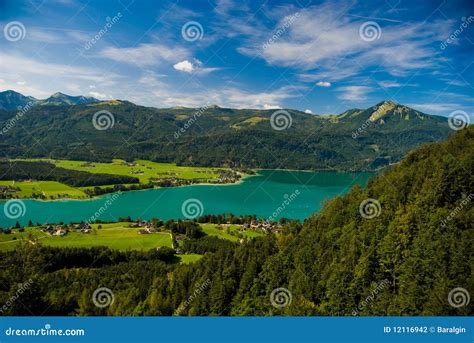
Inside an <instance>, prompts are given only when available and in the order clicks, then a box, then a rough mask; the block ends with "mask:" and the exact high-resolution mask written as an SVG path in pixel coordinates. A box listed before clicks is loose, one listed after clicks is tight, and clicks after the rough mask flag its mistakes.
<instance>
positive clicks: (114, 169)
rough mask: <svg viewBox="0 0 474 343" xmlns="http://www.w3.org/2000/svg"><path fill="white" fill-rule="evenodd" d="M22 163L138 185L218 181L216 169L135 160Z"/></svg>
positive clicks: (49, 160)
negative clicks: (120, 178) (46, 164)
mask: <svg viewBox="0 0 474 343" xmlns="http://www.w3.org/2000/svg"><path fill="white" fill-rule="evenodd" d="M22 161H45V162H50V163H53V164H54V165H56V166H58V167H61V168H64V169H72V170H80V171H85V172H89V173H103V174H113V175H127V176H134V177H136V178H138V179H139V180H140V183H148V182H149V181H150V179H156V178H179V179H186V180H203V182H205V181H207V180H209V181H211V180H218V179H219V172H218V168H201V167H182V166H177V165H176V164H174V163H157V162H152V161H146V160H137V161H135V162H133V163H127V162H126V161H124V160H119V159H115V160H112V162H110V163H96V162H84V161H72V160H52V159H22ZM220 169H222V168H220Z"/></svg>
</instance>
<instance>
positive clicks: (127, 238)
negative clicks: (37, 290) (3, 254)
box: [0, 223, 171, 251]
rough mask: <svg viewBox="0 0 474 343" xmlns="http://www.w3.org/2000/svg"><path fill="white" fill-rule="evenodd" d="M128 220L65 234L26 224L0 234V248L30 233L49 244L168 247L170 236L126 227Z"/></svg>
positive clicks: (61, 245) (124, 249)
mask: <svg viewBox="0 0 474 343" xmlns="http://www.w3.org/2000/svg"><path fill="white" fill-rule="evenodd" d="M128 225H129V223H112V224H102V229H100V230H96V229H97V227H98V224H93V225H92V228H93V229H94V230H93V231H92V232H91V233H81V232H69V233H68V234H67V235H65V236H50V235H47V234H46V233H44V232H42V231H40V230H39V229H38V228H26V229H25V232H18V231H17V230H14V232H13V233H12V234H9V235H6V234H0V251H2V250H13V249H14V247H15V245H16V244H18V243H19V242H20V241H21V240H29V239H28V237H31V236H32V237H34V238H35V239H36V240H37V241H39V242H41V244H42V245H45V246H52V247H76V248H90V247H95V246H106V247H109V248H111V249H116V250H121V251H126V250H144V251H145V250H150V249H154V248H157V247H161V246H166V247H170V248H171V237H170V234H169V233H167V232H157V233H152V234H145V235H140V234H139V233H138V230H139V229H137V228H129V227H127V226H128Z"/></svg>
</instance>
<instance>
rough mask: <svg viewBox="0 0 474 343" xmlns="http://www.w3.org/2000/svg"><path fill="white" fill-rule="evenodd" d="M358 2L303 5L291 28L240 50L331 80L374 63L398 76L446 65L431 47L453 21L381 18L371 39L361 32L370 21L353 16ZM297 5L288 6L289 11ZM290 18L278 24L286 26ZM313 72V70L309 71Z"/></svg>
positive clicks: (265, 35) (259, 38) (251, 41)
mask: <svg viewBox="0 0 474 343" xmlns="http://www.w3.org/2000/svg"><path fill="white" fill-rule="evenodd" d="M352 6H353V3H352V2H329V1H327V2H325V3H323V4H320V5H317V6H310V7H307V8H305V9H298V13H299V16H298V18H297V19H296V20H295V21H294V22H293V23H292V24H291V25H290V26H289V27H288V28H287V30H286V31H285V33H284V34H283V35H281V36H279V37H278V39H277V40H275V41H274V42H273V43H272V44H269V45H268V46H266V47H265V48H264V47H263V46H262V45H263V44H262V42H265V41H267V40H268V39H269V38H270V37H272V34H273V31H274V28H267V30H266V31H264V32H262V33H260V34H258V35H257V36H256V37H255V38H249V39H248V40H247V41H244V45H243V46H241V47H240V48H238V51H239V52H241V53H242V54H245V55H250V56H255V57H260V58H263V59H265V61H266V62H267V63H269V64H271V65H277V66H283V67H293V68H296V69H300V70H303V71H305V72H306V73H305V74H303V75H302V76H304V77H307V78H308V79H313V80H317V79H315V78H311V75H315V76H318V77H319V78H323V79H327V80H328V81H332V80H338V79H343V78H347V77H351V76H353V75H354V74H359V73H361V72H363V71H364V70H365V69H366V68H368V67H375V66H381V65H382V66H383V67H384V70H386V71H387V72H389V73H390V74H392V75H404V74H405V73H406V72H407V71H409V70H413V69H419V68H434V67H436V66H439V65H440V52H439V51H437V50H435V49H434V48H432V47H431V44H434V43H436V42H438V41H439V40H440V37H443V36H444V35H445V34H446V33H449V31H450V27H451V26H452V21H450V20H444V21H438V22H436V21H431V22H423V23H422V22H419V23H413V22H409V23H393V22H390V23H387V22H379V24H380V26H381V27H382V34H381V37H380V39H378V40H375V41H372V42H367V41H364V40H363V39H361V37H360V36H359V28H360V26H361V24H362V23H364V22H365V21H366V20H365V19H363V18H358V17H356V16H351V15H350V12H349V13H347V12H348V11H349V9H350V8H351V7H352ZM296 11H297V10H296V9H294V8H292V7H288V13H287V14H288V15H291V14H295V13H296ZM284 20H285V17H282V19H281V21H280V22H279V23H278V25H276V26H277V27H281V26H282V25H284ZM308 71H312V72H309V73H308Z"/></svg>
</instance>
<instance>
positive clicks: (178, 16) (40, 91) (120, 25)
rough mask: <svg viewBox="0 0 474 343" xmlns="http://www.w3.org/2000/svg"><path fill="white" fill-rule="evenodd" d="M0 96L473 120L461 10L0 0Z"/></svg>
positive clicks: (472, 14)
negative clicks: (383, 106) (380, 108)
mask: <svg viewBox="0 0 474 343" xmlns="http://www.w3.org/2000/svg"><path fill="white" fill-rule="evenodd" d="M0 28H1V33H3V34H2V35H0V91H4V90H8V89H13V90H15V91H18V92H20V93H22V94H25V95H31V96H34V97H37V98H40V99H41V98H46V97H48V96H50V95H51V94H53V93H55V92H63V93H66V94H70V95H85V96H93V97H96V98H98V99H101V100H102V99H122V100H129V101H132V102H134V103H136V104H139V105H145V106H153V107H159V108H163V107H173V106H186V107H200V106H205V105H209V104H216V105H219V106H221V107H232V108H259V109H273V108H292V109H298V110H301V111H306V112H307V113H314V114H338V113H342V112H343V111H345V110H346V109H348V108H367V107H370V106H373V105H375V104H376V103H378V102H380V101H383V100H392V101H395V102H397V103H401V104H404V105H407V106H410V107H413V108H415V109H417V110H420V111H422V112H425V113H429V114H435V115H445V116H447V115H449V114H450V113H452V112H453V111H465V112H467V113H469V115H470V116H471V118H472V114H473V113H474V80H473V76H474V63H473V62H474V2H472V1H461V0H459V1H447V0H445V1H437V0H431V1H413V0H409V1H400V0H387V1H337V0H336V1H329V0H328V1H308V0H298V1H237V0H215V1H214V0H194V1H184V0H181V1H167V0H160V1H139V0H120V1H80V0H50V1H43V0H32V1H29V0H27V1H21V0H0Z"/></svg>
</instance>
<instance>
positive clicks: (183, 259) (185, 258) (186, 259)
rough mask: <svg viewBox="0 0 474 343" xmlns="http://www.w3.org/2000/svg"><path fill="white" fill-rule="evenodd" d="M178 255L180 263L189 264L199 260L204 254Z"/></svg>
mask: <svg viewBox="0 0 474 343" xmlns="http://www.w3.org/2000/svg"><path fill="white" fill-rule="evenodd" d="M176 256H178V257H179V263H182V264H189V263H193V262H196V261H199V260H200V259H201V257H202V255H199V254H178V255H176Z"/></svg>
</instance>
